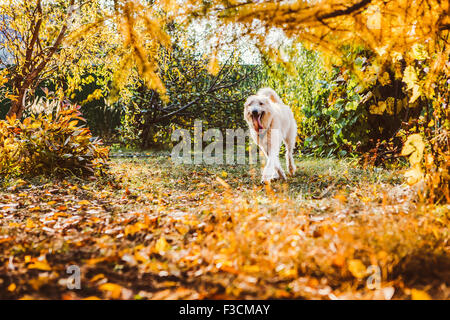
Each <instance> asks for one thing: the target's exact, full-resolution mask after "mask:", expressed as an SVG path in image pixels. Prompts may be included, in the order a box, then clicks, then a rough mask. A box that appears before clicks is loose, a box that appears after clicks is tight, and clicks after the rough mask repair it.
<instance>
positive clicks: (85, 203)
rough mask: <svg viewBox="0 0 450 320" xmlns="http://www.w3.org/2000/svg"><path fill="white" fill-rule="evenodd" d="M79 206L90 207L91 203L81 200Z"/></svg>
mask: <svg viewBox="0 0 450 320" xmlns="http://www.w3.org/2000/svg"><path fill="white" fill-rule="evenodd" d="M78 204H79V205H80V206H88V205H90V204H91V203H90V202H89V201H87V200H81V201H80V202H78Z"/></svg>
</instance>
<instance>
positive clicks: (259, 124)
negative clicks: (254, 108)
mask: <svg viewBox="0 0 450 320" xmlns="http://www.w3.org/2000/svg"><path fill="white" fill-rule="evenodd" d="M261 117H262V114H260V115H259V117H258V126H259V127H258V129H262V128H263V126H262V124H261Z"/></svg>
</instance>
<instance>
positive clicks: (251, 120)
mask: <svg viewBox="0 0 450 320" xmlns="http://www.w3.org/2000/svg"><path fill="white" fill-rule="evenodd" d="M244 118H245V120H246V121H247V123H248V124H249V126H252V127H253V129H255V131H256V132H259V131H260V130H265V129H267V128H268V127H269V126H270V123H271V121H272V106H271V102H270V100H269V98H268V97H265V96H260V95H254V96H250V97H248V98H247V100H246V101H245V104H244Z"/></svg>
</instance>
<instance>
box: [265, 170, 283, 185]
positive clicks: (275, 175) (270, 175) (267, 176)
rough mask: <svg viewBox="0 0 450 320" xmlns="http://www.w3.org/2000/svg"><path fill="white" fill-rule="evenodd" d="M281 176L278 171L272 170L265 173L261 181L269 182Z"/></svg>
mask: <svg viewBox="0 0 450 320" xmlns="http://www.w3.org/2000/svg"><path fill="white" fill-rule="evenodd" d="M279 177H280V176H279V175H278V173H277V172H276V171H275V172H270V173H264V174H263V175H262V177H261V183H263V184H264V183H269V182H270V181H272V180H276V179H278V178H279Z"/></svg>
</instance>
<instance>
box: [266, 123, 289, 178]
mask: <svg viewBox="0 0 450 320" xmlns="http://www.w3.org/2000/svg"><path fill="white" fill-rule="evenodd" d="M265 140H266V141H265V143H266V145H267V148H266V155H267V163H266V166H265V167H264V170H263V173H262V181H263V182H268V181H270V180H272V179H278V178H279V177H281V178H283V179H285V180H286V175H285V174H284V171H283V169H282V168H281V163H280V158H279V154H280V147H281V143H282V138H281V132H280V130H278V129H271V130H269V132H268V133H267V137H266V139H265Z"/></svg>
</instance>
